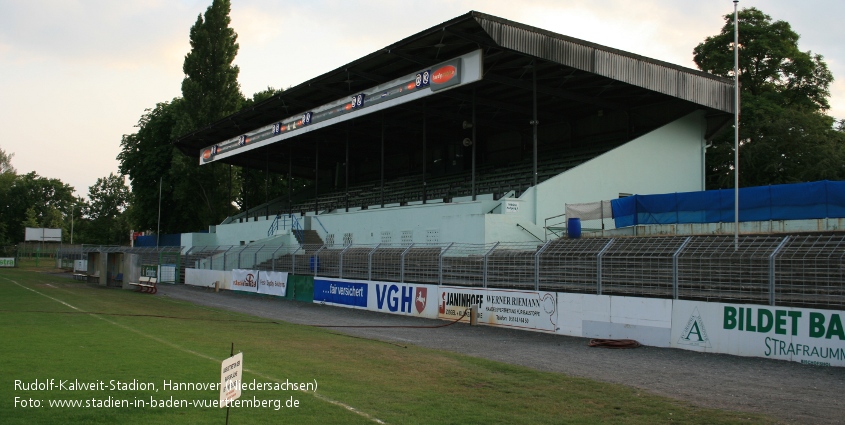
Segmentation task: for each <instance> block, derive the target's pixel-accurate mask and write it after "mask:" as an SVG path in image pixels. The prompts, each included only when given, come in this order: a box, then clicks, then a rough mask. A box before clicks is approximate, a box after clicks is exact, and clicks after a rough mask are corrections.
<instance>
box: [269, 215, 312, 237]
mask: <svg viewBox="0 0 845 425" xmlns="http://www.w3.org/2000/svg"><path fill="white" fill-rule="evenodd" d="M320 225H321V226H322V223H320ZM279 228H281V229H285V230H287V229H290V231H291V232H293V233H294V234H295V235H296V237H297V239H299V240H302V238H303V232H304V229H303V228H302V224H301V223H300V222H299V219H298V218H297V217H296V216H295V215H293V214H281V213H279V214H278V215H276V218H274V219H273V221H272V222H271V223H270V228H269V229H267V237H268V238H269V237H273V236H275V235H276V232H277V231H278V230H279ZM324 230H325V228H324Z"/></svg>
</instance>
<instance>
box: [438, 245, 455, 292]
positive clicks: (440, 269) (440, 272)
mask: <svg viewBox="0 0 845 425" xmlns="http://www.w3.org/2000/svg"><path fill="white" fill-rule="evenodd" d="M454 244H455V243H454V242H450V243H449V245H447V246H446V248H445V249H442V250H440V255H439V256H437V284H438V285H443V255H444V254H446V251H448V250H449V248H451V247H452V245H454Z"/></svg>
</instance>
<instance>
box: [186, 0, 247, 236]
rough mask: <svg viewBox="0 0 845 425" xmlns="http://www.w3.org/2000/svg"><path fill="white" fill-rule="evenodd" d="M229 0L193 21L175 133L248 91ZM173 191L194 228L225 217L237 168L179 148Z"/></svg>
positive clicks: (216, 114) (225, 109) (201, 122)
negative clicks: (241, 81)
mask: <svg viewBox="0 0 845 425" xmlns="http://www.w3.org/2000/svg"><path fill="white" fill-rule="evenodd" d="M230 10H231V5H230V2H229V0H213V1H212V4H211V6H209V7H208V9H207V10H206V12H205V18H204V19H203V16H202V15H200V16H197V21H196V23H195V24H194V26H192V27H191V31H190V41H191V51H190V52H189V53H188V54H187V55H185V61H184V63H183V65H182V70H183V71H184V73H185V78H184V79H183V80H182V99H183V102H182V105H181V107H180V108H179V109H180V110H181V116H180V120H179V121H178V122H177V125H176V127H175V128H174V134H173V137H174V138H175V137H178V136H180V135H182V134H186V133H188V132H191V131H194V130H197V129H200V128H203V127H205V126H207V125H208V124H210V123H212V122H214V121H217V120H219V119H222V118H224V117H226V116H228V115H230V114H232V113H234V112H237V111H238V109H240V107H241V105H242V103H243V95H242V94H241V92H240V85H239V84H238V73H239V72H240V70H239V69H238V67H237V66H236V65H233V64H232V62H233V61H234V60H235V56H236V55H237V54H238V48H239V46H238V43H237V38H238V36H237V34H235V31H234V30H233V29H232V28H230V27H229V23H230V22H231V19H230V18H229V12H230ZM172 169H173V170H174V171H177V170H178V173H179V174H178V176H179V179H175V180H174V181H173V194H174V197H175V198H176V199H178V200H179V205H176V207H177V208H176V209H177V210H181V212H180V213H179V214H180V215H181V217H183V218H184V219H185V220H186V222H187V223H188V224H189V225H190V226H192V227H193V229H192V230H198V228H204V227H206V226H208V225H209V224H216V223H220V222H221V221H222V220H223V219H224V218H226V217H227V216H228V215H229V214H230V213H231V201H232V199H231V198H230V196H229V194H228V190H229V188H230V187H232V185H233V182H232V178H233V173H232V170H231V169H230V168H229V167H228V166H225V165H223V164H220V163H216V162H214V163H211V164H208V165H203V166H200V165H199V163H198V161H197V160H196V159H194V158H187V157H185V156H184V155H181V154H178V153H177V154H176V156H175V157H174V159H173V168H172Z"/></svg>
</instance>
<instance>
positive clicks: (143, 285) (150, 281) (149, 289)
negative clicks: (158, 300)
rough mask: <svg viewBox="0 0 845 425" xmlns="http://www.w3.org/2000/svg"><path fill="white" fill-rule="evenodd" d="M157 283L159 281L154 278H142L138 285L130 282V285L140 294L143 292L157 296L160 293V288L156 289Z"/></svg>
mask: <svg viewBox="0 0 845 425" xmlns="http://www.w3.org/2000/svg"><path fill="white" fill-rule="evenodd" d="M157 282H158V279H156V278H154V277H147V276H141V278H140V279H138V283H134V282H129V284H130V285H131V286H134V287H135V290H136V291H138V292H143V293H146V294H155V293H156V292H158V288H156V283H157Z"/></svg>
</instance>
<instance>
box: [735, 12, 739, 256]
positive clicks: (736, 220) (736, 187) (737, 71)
mask: <svg viewBox="0 0 845 425" xmlns="http://www.w3.org/2000/svg"><path fill="white" fill-rule="evenodd" d="M738 3H739V0H734V251H739V20H738V14H737V4H738Z"/></svg>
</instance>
